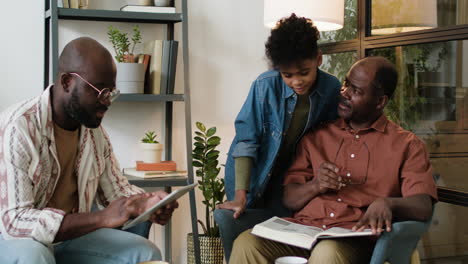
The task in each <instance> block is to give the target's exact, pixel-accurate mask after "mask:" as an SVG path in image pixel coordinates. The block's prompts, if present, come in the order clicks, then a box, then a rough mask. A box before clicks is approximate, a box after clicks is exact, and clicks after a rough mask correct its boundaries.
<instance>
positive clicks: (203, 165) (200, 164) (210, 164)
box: [187, 122, 225, 264]
mask: <svg viewBox="0 0 468 264" xmlns="http://www.w3.org/2000/svg"><path fill="white" fill-rule="evenodd" d="M196 126H197V128H198V131H196V132H195V136H194V138H193V139H194V144H193V145H194V149H193V153H192V155H193V162H192V165H193V167H195V168H196V171H195V173H196V176H197V177H199V181H198V184H199V186H198V188H200V190H201V191H202V194H203V204H204V205H205V222H204V223H203V222H202V221H200V220H198V223H199V224H200V226H201V227H202V229H203V234H201V235H200V236H199V242H200V252H201V256H200V257H201V262H202V263H210V264H218V263H219V264H222V263H223V260H224V251H223V246H222V243H221V238H220V237H219V227H218V225H217V224H216V222H215V221H214V217H213V211H214V210H215V208H216V205H217V204H220V203H222V202H223V199H224V195H225V191H224V179H222V178H218V174H219V171H220V170H221V168H220V167H219V166H218V165H219V162H218V158H219V151H218V150H216V147H217V146H218V145H219V144H220V142H221V139H220V138H219V137H218V136H215V134H216V127H212V128H209V129H206V127H205V125H204V124H202V123H200V122H196ZM187 244H188V246H187V250H188V254H187V262H188V263H189V264H192V263H195V257H194V247H193V236H192V234H188V236H187Z"/></svg>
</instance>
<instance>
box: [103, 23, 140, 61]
mask: <svg viewBox="0 0 468 264" xmlns="http://www.w3.org/2000/svg"><path fill="white" fill-rule="evenodd" d="M107 36H109V40H110V42H111V43H112V46H113V47H114V51H115V54H116V55H115V59H116V60H117V62H133V57H134V55H133V52H134V50H135V46H136V44H139V43H141V33H140V28H139V27H138V26H134V27H133V37H132V43H133V46H132V48H131V51H130V46H131V43H130V40H129V39H128V34H127V33H124V32H121V31H120V30H118V29H117V28H114V27H113V26H109V30H108V31H107Z"/></svg>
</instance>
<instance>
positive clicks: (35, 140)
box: [0, 87, 143, 244]
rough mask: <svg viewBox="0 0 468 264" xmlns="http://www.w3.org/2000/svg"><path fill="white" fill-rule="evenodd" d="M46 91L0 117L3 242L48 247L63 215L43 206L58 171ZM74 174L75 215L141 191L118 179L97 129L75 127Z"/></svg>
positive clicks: (114, 163) (117, 170)
mask: <svg viewBox="0 0 468 264" xmlns="http://www.w3.org/2000/svg"><path fill="white" fill-rule="evenodd" d="M50 92H51V87H49V88H47V89H46V90H45V91H44V92H43V93H42V95H40V96H38V97H36V98H33V99H30V100H27V101H23V102H20V103H18V104H16V105H14V106H11V107H9V108H8V109H6V110H5V111H4V112H3V113H1V114H0V143H1V144H0V232H1V234H0V235H1V236H3V238H4V239H17V238H32V239H34V240H36V241H39V242H41V243H44V244H51V243H52V242H53V241H54V239H55V236H56V234H57V231H58V230H59V228H60V225H61V222H62V219H63V217H64V215H65V212H64V211H62V210H59V209H55V208H48V207H47V206H46V205H47V204H48V202H49V201H50V199H51V197H52V195H53V193H54V190H55V187H56V184H57V181H58V178H59V177H58V176H59V175H60V172H61V168H60V165H59V161H58V159H57V150H56V146H55V138H54V130H53V129H54V125H53V121H52V107H51V102H50V98H51V97H50ZM75 166H76V167H75V171H76V173H77V178H78V203H79V204H78V212H80V213H81V212H89V211H90V210H91V206H92V204H93V201H94V200H95V198H97V199H96V201H97V202H98V204H99V205H106V204H107V203H109V202H111V201H113V200H115V199H117V198H120V197H122V196H130V195H133V194H137V193H142V192H143V190H141V189H140V188H138V187H136V186H133V185H130V184H129V183H128V181H127V179H126V178H125V177H124V176H122V174H121V172H120V168H119V164H118V162H117V160H116V158H115V156H114V153H113V150H112V146H111V144H110V141H109V137H108V135H107V134H106V132H105V131H104V129H103V128H102V127H98V128H96V129H89V128H86V127H84V126H82V127H81V128H80V140H79V147H78V154H77V157H76V165H75Z"/></svg>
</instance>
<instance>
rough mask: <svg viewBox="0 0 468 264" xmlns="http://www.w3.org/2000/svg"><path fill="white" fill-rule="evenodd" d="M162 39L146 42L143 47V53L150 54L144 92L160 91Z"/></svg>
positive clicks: (155, 92)
mask: <svg viewBox="0 0 468 264" xmlns="http://www.w3.org/2000/svg"><path fill="white" fill-rule="evenodd" d="M162 48H163V41H162V40H153V41H149V42H146V43H145V44H144V47H143V52H144V53H145V54H149V55H151V59H150V62H149V79H148V80H147V81H148V83H147V85H146V87H145V94H160V93H161V55H162Z"/></svg>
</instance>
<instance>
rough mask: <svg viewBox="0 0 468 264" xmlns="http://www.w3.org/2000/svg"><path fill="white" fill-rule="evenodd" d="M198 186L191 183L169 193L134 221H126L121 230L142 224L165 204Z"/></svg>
mask: <svg viewBox="0 0 468 264" xmlns="http://www.w3.org/2000/svg"><path fill="white" fill-rule="evenodd" d="M197 185H198V183H192V184H189V185H186V186H184V187H182V188H180V189H177V190H176V191H173V192H171V193H170V194H169V195H167V196H166V197H164V199H162V200H161V201H159V202H158V203H157V204H155V205H153V206H152V207H151V208H150V209H148V210H146V212H144V213H142V214H141V215H139V216H138V217H137V218H135V219H130V220H128V221H127V222H126V223H125V224H124V225H123V227H122V230H125V229H128V228H130V227H133V226H136V225H138V224H140V223H143V222H145V221H148V220H149V219H150V217H151V215H152V214H153V213H154V212H156V210H158V209H159V208H162V207H164V206H166V205H167V204H169V203H171V202H173V201H175V200H177V199H179V198H180V197H182V196H183V195H184V194H186V193H188V192H189V191H190V190H192V189H193V188H195V187H196V186H197Z"/></svg>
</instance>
